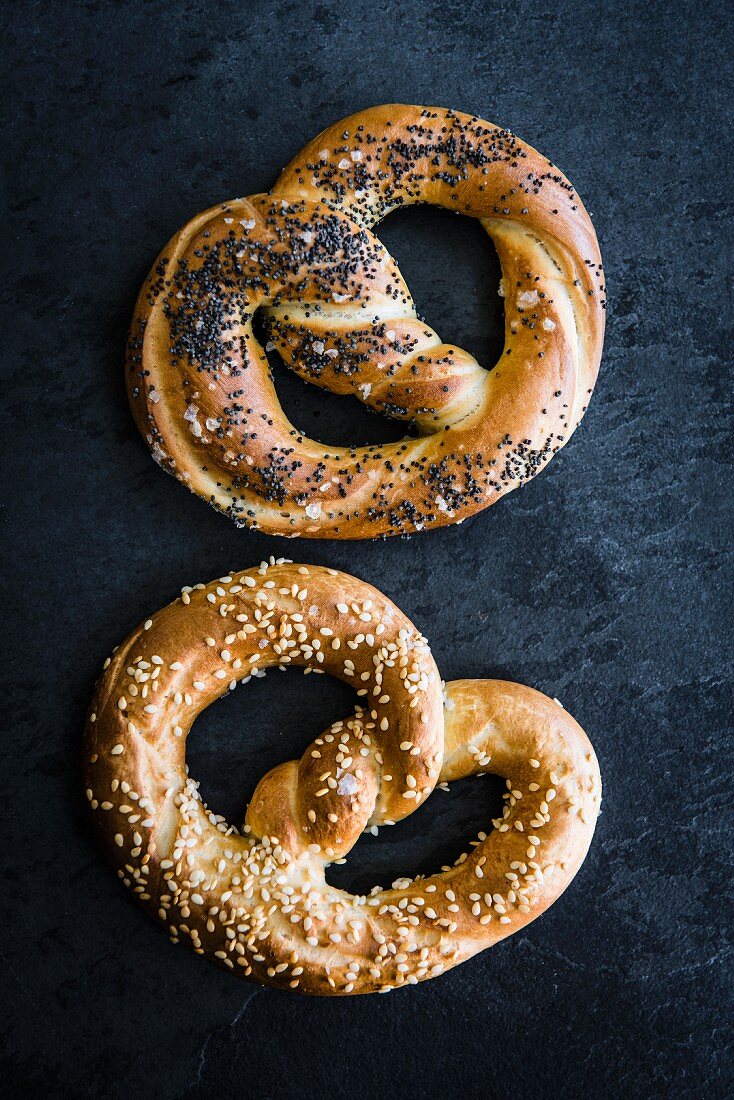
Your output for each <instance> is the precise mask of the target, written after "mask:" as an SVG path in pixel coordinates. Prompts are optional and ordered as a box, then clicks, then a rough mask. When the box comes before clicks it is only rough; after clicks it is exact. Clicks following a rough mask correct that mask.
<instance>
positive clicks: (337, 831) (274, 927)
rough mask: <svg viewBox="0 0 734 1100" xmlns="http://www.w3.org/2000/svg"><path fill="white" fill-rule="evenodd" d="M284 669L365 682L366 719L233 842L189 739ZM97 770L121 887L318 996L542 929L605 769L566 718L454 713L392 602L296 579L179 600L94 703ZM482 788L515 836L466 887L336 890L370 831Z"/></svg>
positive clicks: (406, 977) (92, 787)
mask: <svg viewBox="0 0 734 1100" xmlns="http://www.w3.org/2000/svg"><path fill="white" fill-rule="evenodd" d="M288 663H293V664H299V665H305V666H306V667H307V668H312V669H314V670H315V671H329V672H331V673H332V674H334V675H336V676H339V677H340V678H342V679H344V680H345V681H346V682H349V683H353V684H354V685H355V686H356V687H357V689H358V694H359V696H360V700H361V704H362V705H361V706H360V707H358V709H357V711H356V712H355V714H354V715H353V716H352V717H351V718H349V719H345V720H344V721H342V722H337V723H335V724H334V725H333V726H332V727H330V729H329V730H327V731H326V732H325V733H324V734H323V735H322V736H321V737H319V738H317V739H316V740H315V741H314V742H313V743H312V744H311V745H310V746H309V747H308V748H307V749H306V752H305V753H304V755H303V757H302V758H301V760H300V761H299V762H297V761H290V762H288V763H285V764H282V765H280V766H279V767H277V768H275V769H273V771H271V772H270V773H269V774H268V775H266V776H265V777H264V778H263V779H262V780H261V781H260V783H259V784H258V787H257V789H256V791H255V793H254V795H253V798H252V801H251V803H250V806H249V808H248V811H247V816H246V820H245V826H244V829H243V831H242V832H241V833H240V832H238V831H237V830H236V829H234V828H233V827H232V826H230V825H228V824H227V823H226V822H225V821H224V820H223V819H221V818H219V817H217V816H216V815H214V814H213V813H211V812H210V811H209V810H208V809H207V808H206V806H205V805H204V804H203V803H202V801H201V798H200V795H199V793H198V788H197V784H196V783H195V782H194V781H193V780H192V779H190V778H189V776H188V774H187V771H186V765H185V741H186V736H187V734H188V731H189V729H190V727H191V724H192V722H193V721H194V719H195V718H196V716H197V715H198V714H199V713H200V712H201V711H202V710H203V709H204V708H205V707H206V706H208V705H209V704H210V703H211V702H213V701H214V700H215V699H216V698H218V697H219V696H221V695H222V694H224V693H225V692H226V691H227V690H229V689H230V688H231V687H233V686H234V685H235V684H236V683H237V682H239V681H240V680H246V679H247V678H248V677H249V675H250V674H251V672H252V669H253V668H264V667H267V666H269V665H285V664H288ZM84 767H85V775H86V783H87V798H88V800H89V803H90V805H91V808H92V811H93V816H94V820H95V823H96V825H97V828H98V831H99V833H100V836H101V838H102V841H103V843H104V845H105V848H106V850H107V852H108V855H109V856H110V858H111V860H112V862H113V863H114V865H115V866H116V867H117V869H118V875H119V876H120V878H121V879H122V880H123V881H124V883H125V885H127V886H128V887H129V888H131V889H132V890H133V891H134V892H135V893H136V895H137V896H138V899H139V900H140V901H141V902H142V903H143V904H144V905H145V906H146V908H147V909H148V910H149V911H150V912H151V913H152V914H153V915H155V916H157V918H158V919H159V920H160V921H161V922H162V923H163V924H164V925H165V926H166V927H167V929H168V931H169V933H170V935H171V937H172V939H173V940H174V941H176V942H178V941H184V942H188V943H190V944H191V945H192V946H193V948H194V950H195V951H197V952H198V953H199V954H202V955H206V956H207V957H209V958H211V959H212V960H214V961H216V962H219V963H220V964H221V965H223V966H226V967H228V968H229V969H231V970H233V971H234V972H235V973H236V974H238V975H240V976H244V977H249V978H252V979H253V980H255V981H258V982H261V983H264V984H268V985H275V986H280V987H284V988H291V989H298V990H300V991H302V992H308V993H320V994H349V993H367V992H373V991H377V990H382V991H384V990H387V989H391V988H395V987H398V986H401V985H404V984H412V983H414V982H416V981H420V980H423V979H425V978H429V977H433V976H435V975H437V974H439V973H441V972H443V971H444V970H447V969H449V968H450V967H452V966H454V965H456V964H457V963H459V962H461V961H462V960H464V959H467V958H469V957H470V956H471V955H473V954H475V953H476V952H477V951H480V950H482V949H484V948H485V947H489V946H491V945H492V944H493V943H495V942H497V941H498V940H500V939H504V938H505V937H506V936H508V935H510V934H511V933H512V932H515V931H517V930H518V929H519V928H522V927H524V925H526V924H528V923H529V922H530V921H532V920H534V919H535V917H537V916H539V915H540V914H541V913H542V912H543V911H544V910H545V909H546V908H547V907H548V906H549V905H551V904H552V903H553V902H554V901H555V900H556V898H557V897H558V896H559V895H560V893H561V892H562V891H563V890H564V889H565V887H566V886H567V885H568V883H569V882H570V880H571V879H572V878H573V876H574V875H575V873H576V871H577V870H578V868H579V866H580V865H581V863H582V861H583V859H584V856H585V854H586V851H587V849H588V846H589V843H590V841H591V837H592V834H593V830H594V824H595V820H596V815H597V813H598V809H599V802H600V796H601V784H600V778H599V771H598V765H597V762H596V758H595V756H594V753H593V750H592V748H591V746H590V744H589V742H588V740H587V738H586V736H585V734H584V733H583V731H582V730H581V728H580V727H579V726H578V725H577V724H576V722H574V720H573V719H572V718H571V717H570V715H568V714H567V713H566V711H565V710H563V708H562V707H561V706H560V705H558V704H557V703H555V702H552V701H551V700H549V699H547V698H546V697H545V696H543V695H540V694H539V693H538V692H535V691H532V690H531V689H529V688H524V687H521V686H520V685H518V684H511V683H505V682H502V681H492V680H459V681H454V682H453V683H450V684H448V685H446V688H445V697H444V705H443V706H442V700H441V685H440V680H439V677H438V672H437V669H436V666H435V664H434V662H433V658H432V657H431V654H430V651H429V649H428V645H427V643H426V641H425V639H424V638H423V637H422V636H421V635H420V633H419V632H418V631H417V630H416V628H415V627H414V626H413V625H412V624H411V623H410V622H409V620H407V619H406V618H405V616H404V615H402V614H401V612H400V611H399V610H398V609H397V608H396V607H395V605H394V604H393V603H392V602H391V601H390V600H388V599H387V598H386V597H385V596H383V595H382V594H381V593H379V592H378V591H377V590H376V589H374V588H372V587H371V586H369V585H367V584H365V583H364V582H362V581H358V580H356V579H355V578H354V577H349V576H347V575H346V574H344V573H337V572H336V571H335V570H327V569H321V568H318V567H315V566H296V565H291V564H289V563H286V562H282V561H281V562H278V563H273V564H271V565H267V564H266V563H263V565H261V566H260V567H259V568H258V569H251V570H248V571H246V572H244V573H233V574H231V576H228V577H224V578H220V579H219V580H218V581H214V582H212V583H211V584H209V585H206V586H204V585H198V586H196V587H195V588H194V589H184V591H183V592H182V595H181V598H180V599H179V600H176V601H174V603H172V604H170V605H169V606H168V607H166V608H164V609H163V610H162V611H160V612H158V613H157V614H156V615H154V616H152V618H151V619H148V620H146V622H145V623H143V624H142V625H141V626H140V627H139V628H138V629H137V630H136V631H134V632H133V634H132V635H131V636H130V637H129V638H128V639H127V641H125V642H124V643H123V644H122V646H120V647H119V649H118V650H116V651H115V653H114V655H113V656H112V658H111V659H110V660H109V661H108V662H107V664H106V666H105V671H104V673H103V675H102V677H101V679H100V681H99V683H98V685H97V688H96V690H95V695H94V699H93V702H92V707H91V711H90V715H89V719H88V723H87V727H86V734H85V751H84ZM488 770H491V771H497V772H499V773H500V774H502V775H504V776H505V777H506V778H507V782H508V791H507V795H506V805H505V809H504V811H503V817H501V818H499V819H498V820H497V821H495V822H494V825H495V828H494V830H493V831H491V832H489V835H486V834H484V833H481V834H480V836H479V839H478V841H477V842H475V844H474V845H473V846H472V847H471V848H470V850H469V852H468V853H467V854H466V855H465V856H462V857H460V859H459V860H458V861H457V864H456V865H455V866H454V867H453V868H452V870H450V871H448V872H445V873H443V874H439V875H433V876H430V877H429V878H418V879H415V880H410V879H404V880H399V881H398V882H396V883H394V884H393V887H392V888H391V889H387V890H381V889H378V888H376V889H375V890H374V891H373V892H372V893H371V894H370V895H369V896H368V897H355V896H353V895H350V894H347V893H345V892H344V891H342V890H338V889H335V888H334V887H332V886H330V885H329V884H328V883H327V882H326V879H325V871H326V868H327V867H328V864H329V862H331V861H333V860H334V859H338V858H342V857H343V856H344V855H345V854H346V852H348V851H349V849H350V848H351V847H352V845H353V844H354V843H355V842H356V840H357V839H358V837H359V835H360V834H361V832H362V831H363V830H364V828H365V827H366V826H367V825H368V824H389V823H393V822H397V821H399V820H400V819H401V818H403V817H405V816H406V815H407V814H409V813H411V812H412V811H413V810H414V809H415V808H416V807H417V806H418V805H419V804H420V802H421V801H423V800H424V799H425V798H426V797H427V796H428V795H429V794H430V793H431V791H432V789H433V787H434V786H435V784H436V782H438V781H439V780H441V781H446V780H455V779H459V778H461V777H463V776H466V775H471V774H473V773H476V772H483V771H488Z"/></svg>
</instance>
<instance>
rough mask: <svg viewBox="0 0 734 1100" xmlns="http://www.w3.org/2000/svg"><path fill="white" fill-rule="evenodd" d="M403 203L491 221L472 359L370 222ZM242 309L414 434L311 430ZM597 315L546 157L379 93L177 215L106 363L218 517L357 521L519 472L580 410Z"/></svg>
mask: <svg viewBox="0 0 734 1100" xmlns="http://www.w3.org/2000/svg"><path fill="white" fill-rule="evenodd" d="M416 202H422V203H431V204H434V205H438V206H443V207H446V208H448V209H450V210H455V211H456V212H457V213H461V214H466V215H468V216H470V217H475V218H478V219H479V221H480V224H481V225H482V226H483V228H484V229H485V230H486V231H487V232H488V233H489V235H490V236H491V238H492V240H493V241H494V244H495V247H496V249H497V252H498V254H499V258H500V262H501V265H502V272H503V277H502V281H501V284H500V294H502V295H503V296H504V302H505V349H504V352H503V355H502V356H501V358H500V360H499V362H498V364H497V365H496V366H495V368H494V369H493V370H491V371H487V370H485V369H484V368H483V367H481V366H480V365H479V364H478V363H477V362H476V360H475V359H474V358H473V357H472V356H471V355H469V354H468V353H467V352H466V351H463V350H462V349H460V348H458V347H456V346H455V345H452V344H445V343H443V342H442V340H441V338H440V337H439V336H438V335H437V334H436V333H435V332H434V331H433V329H431V328H430V327H429V326H428V325H426V324H425V323H424V322H423V321H421V320H420V319H419V318H418V317H417V315H416V311H415V305H414V303H413V300H412V298H411V295H410V292H409V290H408V288H407V286H406V284H405V282H404V280H403V278H402V276H401V275H400V272H399V270H398V268H397V266H396V264H395V262H394V260H393V259H392V258H391V257H390V255H389V253H388V252H387V251H386V249H385V248H384V246H383V245H382V244H381V243H380V242H379V241H378V240H377V238H376V237H374V236H373V234H372V232H371V230H372V229H373V228H374V226H375V225H376V223H377V222H378V221H379V220H380V219H381V218H383V217H385V215H386V214H388V213H389V212H390V211H391V210H393V209H395V208H396V207H399V206H404V205H408V204H410V203H416ZM258 309H260V310H261V311H262V315H263V318H264V320H265V324H266V328H267V330H268V335H269V344H270V346H271V347H273V348H276V349H277V350H278V352H279V353H280V355H281V356H282V358H283V359H284V360H285V362H286V363H287V364H288V365H289V366H290V367H291V368H292V369H293V370H294V371H296V372H297V373H298V374H299V375H300V376H301V377H302V378H305V379H307V380H308V381H309V382H313V383H314V384H316V385H318V386H321V387H323V388H325V389H328V390H331V391H332V392H335V393H341V394H351V395H352V396H354V397H356V398H358V399H359V400H360V401H362V402H363V403H364V404H366V405H368V406H369V407H370V408H372V409H374V410H376V411H378V412H382V413H384V414H386V415H388V416H391V417H396V418H399V419H403V420H407V421H410V422H411V423H412V425H413V427H414V429H415V430H416V431H417V432H418V434H417V435H416V436H410V437H406V438H404V439H402V440H400V441H398V442H395V443H387V444H380V445H375V446H367V447H330V446H325V445H323V444H321V443H318V442H316V441H315V440H312V439H309V438H308V437H307V436H306V435H305V434H304V433H303V432H301V431H299V430H298V429H297V428H296V427H294V426H293V425H292V424H291V423H290V421H289V420H288V418H287V417H286V416H285V414H284V412H283V410H282V408H281V407H280V403H279V401H278V397H277V394H276V392H275V389H274V386H273V382H272V379H271V377H270V371H269V367H268V362H267V358H266V354H265V349H263V347H262V346H261V345H260V344H259V343H258V341H257V340H256V339H255V337H254V335H253V330H252V320H253V317H254V315H255V313H256V311H257V310H258ZM603 332H604V286H603V272H602V268H601V259H600V255H599V249H598V245H597V240H596V235H595V233H594V229H593V227H592V224H591V221H590V219H589V216H588V215H587V213H586V211H585V210H584V207H583V206H582V204H581V201H580V200H579V198H578V196H577V195H576V193H575V191H574V189H573V188H572V186H571V184H570V183H569V182H568V181H567V180H566V178H565V176H563V175H562V173H561V172H559V171H558V169H557V168H555V167H554V166H552V165H551V164H550V162H549V161H547V160H546V159H545V158H543V157H542V156H541V155H540V154H539V153H537V152H536V151H535V150H534V149H532V148H531V147H530V146H528V145H526V144H525V143H524V142H522V141H520V140H519V139H518V138H516V137H515V136H514V135H513V134H511V133H510V132H509V131H508V130H503V129H499V128H497V127H496V126H492V125H491V124H490V123H487V122H483V121H482V120H481V119H478V118H476V117H473V116H469V115H465V114H460V113H458V112H455V111H448V110H444V109H442V108H425V107H410V106H402V105H390V106H383V107H374V108H371V109H369V110H366V111H362V112H361V113H359V114H356V115H353V116H352V117H351V118H348V119H345V120H343V121H341V122H338V123H336V124H335V125H334V126H332V127H330V128H329V129H327V130H325V131H324V132H323V133H322V134H320V135H319V137H317V138H315V139H314V141H312V142H311V143H310V144H309V145H307V146H306V148H305V149H304V150H303V151H302V152H301V153H300V154H299V155H298V156H297V157H296V159H295V160H294V161H293V162H292V164H291V165H289V166H288V167H287V168H286V169H285V170H284V171H283V173H282V175H281V176H280V179H279V180H278V182H277V184H276V185H275V187H274V189H273V191H272V193H271V194H270V195H255V196H253V197H251V198H249V199H238V200H236V201H233V202H229V203H223V204H221V205H220V206H217V207H213V208H211V209H210V210H207V211H205V212H204V213H203V214H200V215H198V216H197V217H195V218H194V219H192V221H190V222H189V223H188V224H187V225H186V226H184V228H183V229H182V230H181V231H180V232H179V233H178V234H177V235H176V236H175V237H174V238H173V240H172V241H171V242H170V243H169V245H168V246H167V247H166V249H164V251H163V253H161V255H160V256H159V258H158V260H157V261H156V264H155V266H154V268H153V270H152V271H151V273H150V275H149V276H148V279H147V281H146V283H145V285H144V287H143V289H142V291H141V294H140V297H139V299H138V303H137V306H136V310H135V315H134V318H133V323H132V327H131V331H130V337H129V341H128V351H127V372H126V375H127V384H128V392H129V396H130V401H131V405H132V409H133V412H134V415H135V418H136V421H137V424H138V426H139V428H140V431H141V432H142V433H143V435H144V436H145V438H146V440H147V442H148V445H149V446H150V448H151V450H152V452H153V456H154V457H155V459H156V461H158V463H159V464H160V465H161V466H162V467H163V468H164V469H165V470H167V471H168V472H169V473H171V474H174V475H175V476H176V477H177V478H178V479H179V480H181V481H182V482H183V483H184V484H186V485H187V486H188V487H189V488H190V489H192V490H193V491H194V492H196V493H198V494H199V495H200V496H202V497H204V498H205V499H206V500H208V501H209V503H210V504H212V505H213V506H214V507H216V508H218V509H220V510H221V511H224V512H226V513H227V514H228V515H229V516H231V518H232V519H233V520H234V521H235V522H236V523H237V524H239V525H245V526H248V527H259V528H261V529H262V530H264V531H267V532H269V533H271V534H282V535H292V536H297V535H300V536H304V537H309V538H324V537H330V538H345V539H347V538H348V539H352V538H370V537H376V536H384V535H392V534H409V533H412V532H414V531H419V530H422V529H424V528H428V527H440V526H443V525H445V524H448V523H457V522H460V521H461V520H463V519H465V518H466V517H467V516H470V515H472V514H473V513H475V512H478V511H480V510H481V509H483V508H486V507H488V506H489V505H490V504H492V503H494V502H495V501H496V500H498V499H499V498H500V497H501V496H503V495H504V494H505V493H507V492H509V491H510V490H511V489H513V488H515V487H516V486H518V485H522V484H524V483H525V482H526V481H528V480H529V479H530V478H532V477H534V476H535V474H536V473H538V472H539V471H540V470H541V469H542V468H543V467H544V466H545V465H546V464H547V462H548V461H549V460H550V458H551V457H552V456H553V455H554V454H555V453H556V452H557V451H558V450H560V448H561V447H563V446H564V444H565V443H566V442H567V441H568V439H569V438H570V436H571V434H572V433H573V431H574V430H575V428H576V427H577V425H578V423H579V421H580V420H581V417H582V416H583V414H584V412H585V410H586V406H587V404H588V401H589V397H590V394H591V392H592V390H593V387H594V382H595V380H596V375H597V372H598V368H599V361H600V357H601V348H602V340H603Z"/></svg>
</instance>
